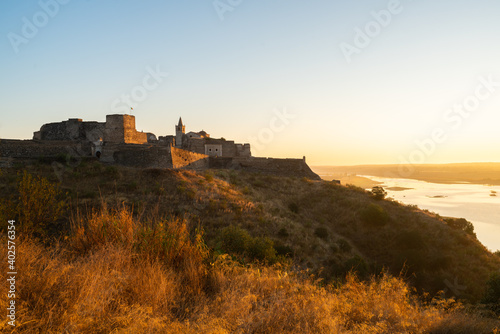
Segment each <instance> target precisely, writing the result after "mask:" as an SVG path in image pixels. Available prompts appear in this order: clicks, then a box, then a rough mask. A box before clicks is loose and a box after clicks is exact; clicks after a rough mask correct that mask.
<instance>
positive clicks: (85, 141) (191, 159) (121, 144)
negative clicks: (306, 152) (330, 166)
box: [0, 114, 319, 179]
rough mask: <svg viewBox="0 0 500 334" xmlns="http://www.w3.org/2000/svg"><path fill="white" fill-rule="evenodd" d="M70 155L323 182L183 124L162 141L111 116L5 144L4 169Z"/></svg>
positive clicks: (127, 118) (301, 164)
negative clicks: (248, 172) (23, 163)
mask: <svg viewBox="0 0 500 334" xmlns="http://www.w3.org/2000/svg"><path fill="white" fill-rule="evenodd" d="M58 156H70V157H74V158H85V157H87V158H90V157H94V158H95V159H99V160H100V161H102V162H103V163H108V164H117V165H123V166H129V167H137V168H175V169H177V168H186V169H197V170H201V169H206V168H223V169H244V170H248V171H254V172H261V173H270V174H280V175H290V176H305V177H309V178H312V179H319V177H318V175H316V174H315V173H314V172H312V171H311V169H310V168H309V166H308V165H307V164H306V162H305V158H303V159H273V158H257V157H253V156H252V154H251V150H250V144H247V143H245V144H239V143H235V142H234V141H232V140H226V139H224V138H211V137H210V134H208V133H207V132H205V131H199V132H193V131H190V132H188V133H186V131H185V126H184V124H183V122H182V119H179V122H178V124H177V125H176V126H175V135H165V136H159V137H157V136H156V135H155V134H153V133H149V132H140V131H137V130H136V126H135V116H133V115H126V114H124V115H107V116H106V122H95V121H90V122H88V121H83V120H81V119H79V118H70V119H68V120H67V121H62V122H57V123H49V124H44V125H42V127H41V128H40V130H39V131H36V132H34V134H33V139H32V140H13V139H0V166H3V167H8V166H10V165H12V164H13V163H14V162H15V161H26V160H30V159H39V158H51V157H58Z"/></svg>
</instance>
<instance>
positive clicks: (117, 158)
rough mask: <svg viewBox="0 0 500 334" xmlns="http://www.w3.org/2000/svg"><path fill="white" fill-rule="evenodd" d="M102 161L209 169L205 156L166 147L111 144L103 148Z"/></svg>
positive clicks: (133, 165)
mask: <svg viewBox="0 0 500 334" xmlns="http://www.w3.org/2000/svg"><path fill="white" fill-rule="evenodd" d="M101 154H102V155H101V158H100V159H101V161H103V162H106V163H113V164H119V165H123V166H128V167H139V168H191V169H199V168H207V167H208V160H207V158H208V157H207V156H206V155H204V154H198V153H194V152H189V151H186V150H183V149H179V148H175V147H171V146H165V145H133V144H109V143H106V144H105V145H103V147H102V153H101Z"/></svg>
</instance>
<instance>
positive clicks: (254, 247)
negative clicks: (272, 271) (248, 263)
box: [248, 237, 276, 263]
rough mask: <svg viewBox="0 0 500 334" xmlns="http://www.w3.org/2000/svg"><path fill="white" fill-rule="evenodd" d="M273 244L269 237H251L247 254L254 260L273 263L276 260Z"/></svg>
mask: <svg viewBox="0 0 500 334" xmlns="http://www.w3.org/2000/svg"><path fill="white" fill-rule="evenodd" d="M273 246H274V244H273V241H272V240H271V239H269V238H259V237H258V238H255V239H253V241H252V243H251V244H250V247H249V248H248V254H249V255H250V257H251V258H253V259H255V260H259V261H266V262H269V263H274V262H276V250H275V249H274V247H273Z"/></svg>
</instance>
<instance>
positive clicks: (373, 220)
mask: <svg viewBox="0 0 500 334" xmlns="http://www.w3.org/2000/svg"><path fill="white" fill-rule="evenodd" d="M361 220H362V221H363V222H365V223H366V224H368V225H372V226H383V225H385V224H386V223H387V222H388V221H389V215H388V214H387V212H386V211H385V210H384V208H382V207H381V206H379V205H377V204H373V203H371V204H369V205H368V206H367V207H366V208H364V209H363V210H362V211H361Z"/></svg>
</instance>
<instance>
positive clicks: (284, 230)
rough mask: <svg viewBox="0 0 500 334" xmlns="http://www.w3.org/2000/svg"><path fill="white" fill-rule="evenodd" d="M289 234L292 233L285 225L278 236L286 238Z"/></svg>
mask: <svg viewBox="0 0 500 334" xmlns="http://www.w3.org/2000/svg"><path fill="white" fill-rule="evenodd" d="M289 235H290V233H288V230H287V229H286V228H284V227H282V228H280V230H279V231H278V237H281V238H286V237H288V236H289Z"/></svg>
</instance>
